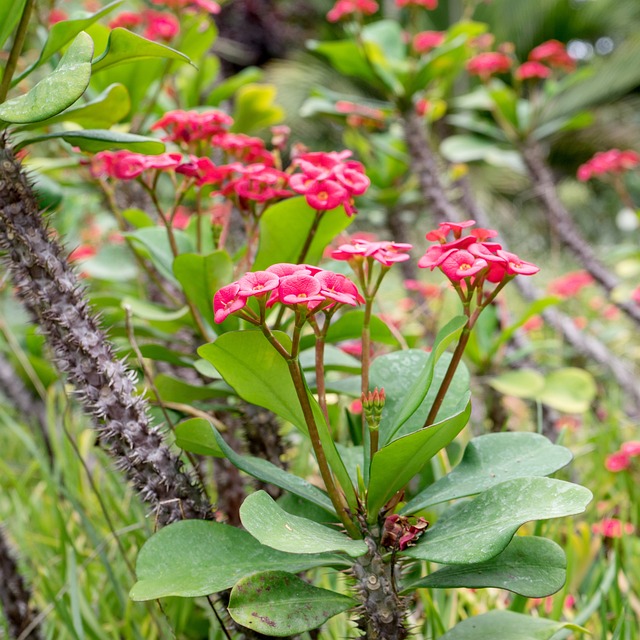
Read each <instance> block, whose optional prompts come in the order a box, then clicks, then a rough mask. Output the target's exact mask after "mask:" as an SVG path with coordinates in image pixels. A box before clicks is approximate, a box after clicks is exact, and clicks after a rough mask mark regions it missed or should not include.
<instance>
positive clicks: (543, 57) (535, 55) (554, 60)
mask: <svg viewBox="0 0 640 640" xmlns="http://www.w3.org/2000/svg"><path fill="white" fill-rule="evenodd" d="M529 60H531V61H532V62H545V63H546V64H548V65H549V66H551V67H556V68H558V69H562V70H564V71H573V70H574V69H575V68H576V61H575V60H574V59H573V58H572V57H571V56H570V55H569V54H568V53H567V48H566V47H565V45H564V44H562V42H559V41H558V40H547V41H546V42H543V43H542V44H539V45H538V46H537V47H535V48H534V49H532V50H531V52H530V53H529Z"/></svg>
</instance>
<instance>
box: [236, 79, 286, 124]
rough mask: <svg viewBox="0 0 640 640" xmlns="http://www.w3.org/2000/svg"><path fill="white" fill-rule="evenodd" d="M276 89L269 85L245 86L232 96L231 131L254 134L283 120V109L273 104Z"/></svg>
mask: <svg viewBox="0 0 640 640" xmlns="http://www.w3.org/2000/svg"><path fill="white" fill-rule="evenodd" d="M276 92H277V89H276V87H275V86H273V85H270V84H247V85H244V86H242V87H239V88H238V91H237V92H236V94H235V96H234V98H235V99H234V104H235V109H234V111H233V126H232V127H231V131H234V132H240V131H241V132H242V133H249V134H250V133H254V132H256V131H260V129H264V128H266V127H270V126H272V125H274V124H277V123H278V122H281V121H282V120H283V118H284V115H285V113H284V109H283V108H282V107H278V106H276V105H274V104H273V101H274V99H275V97H276Z"/></svg>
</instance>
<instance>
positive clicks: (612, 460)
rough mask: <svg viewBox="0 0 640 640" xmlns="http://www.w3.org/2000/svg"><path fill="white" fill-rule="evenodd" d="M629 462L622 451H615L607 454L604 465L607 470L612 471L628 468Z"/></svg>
mask: <svg viewBox="0 0 640 640" xmlns="http://www.w3.org/2000/svg"><path fill="white" fill-rule="evenodd" d="M630 464H631V459H630V458H629V456H628V455H627V454H626V453H623V452H622V451H616V452H615V453H612V454H611V455H609V456H607V459H606V460H605V462H604V466H605V468H606V469H607V471H612V472H614V473H617V472H618V471H624V470H625V469H628V468H629V465H630Z"/></svg>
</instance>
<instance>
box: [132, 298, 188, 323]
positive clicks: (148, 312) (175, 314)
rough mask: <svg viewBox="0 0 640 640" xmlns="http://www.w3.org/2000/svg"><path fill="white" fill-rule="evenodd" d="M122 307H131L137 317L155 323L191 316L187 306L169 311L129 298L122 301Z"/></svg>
mask: <svg viewBox="0 0 640 640" xmlns="http://www.w3.org/2000/svg"><path fill="white" fill-rule="evenodd" d="M121 306H122V308H124V307H125V306H127V307H129V308H130V309H131V313H132V314H133V315H134V316H135V317H137V318H141V319H142V320H149V321H153V322H172V321H174V320H180V319H182V318H185V317H186V316H188V315H189V308H188V307H186V306H185V307H181V308H180V309H167V308H166V307H161V306H160V305H157V304H153V303H152V302H147V301H146V300H140V299H139V298H133V297H129V296H126V297H125V298H123V299H122V304H121Z"/></svg>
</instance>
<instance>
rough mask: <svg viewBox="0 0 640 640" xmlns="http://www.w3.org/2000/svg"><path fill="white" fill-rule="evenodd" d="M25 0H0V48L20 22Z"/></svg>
mask: <svg viewBox="0 0 640 640" xmlns="http://www.w3.org/2000/svg"><path fill="white" fill-rule="evenodd" d="M26 3H27V0H3V1H2V2H0V48H2V46H3V45H4V43H5V42H6V41H7V38H8V37H9V36H10V35H11V34H12V33H13V30H14V29H15V28H16V26H17V25H18V22H20V17H21V16H22V12H23V11H24V6H25V4H26Z"/></svg>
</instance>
